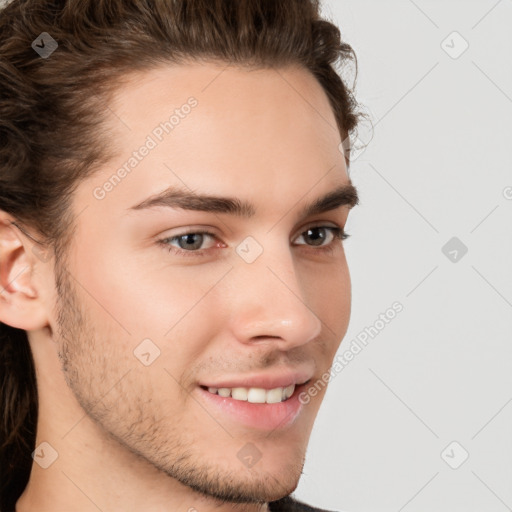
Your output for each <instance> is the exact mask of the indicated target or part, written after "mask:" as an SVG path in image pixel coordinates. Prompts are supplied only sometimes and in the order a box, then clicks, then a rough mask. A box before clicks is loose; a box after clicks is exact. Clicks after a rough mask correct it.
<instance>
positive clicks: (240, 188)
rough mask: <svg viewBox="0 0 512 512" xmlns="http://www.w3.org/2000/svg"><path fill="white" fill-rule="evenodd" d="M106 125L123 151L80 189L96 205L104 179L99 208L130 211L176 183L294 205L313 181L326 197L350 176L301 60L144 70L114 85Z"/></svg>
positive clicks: (327, 112)
mask: <svg viewBox="0 0 512 512" xmlns="http://www.w3.org/2000/svg"><path fill="white" fill-rule="evenodd" d="M106 125H107V127H108V134H109V138H111V141H112V144H113V146H114V147H115V148H116V151H117V155H116V157H115V158H114V159H113V160H112V161H111V162H110V163H109V164H108V165H106V166H105V167H104V168H102V169H101V170H100V172H99V173H97V174H95V175H94V176H93V178H92V179H91V180H90V181H89V182H88V183H86V184H85V187H82V190H81V193H82V194H85V195H84V199H85V201H86V202H89V203H91V198H92V197H93V190H94V189H95V188H97V187H103V188H105V187H104V185H105V184H107V187H106V189H108V191H107V194H106V196H105V199H104V200H101V201H98V200H97V201H94V200H92V203H93V206H94V207H99V208H109V207H110V208H119V207H123V208H124V209H126V208H129V207H130V206H132V205H133V204H135V203H137V202H140V201H142V200H144V198H145V197H147V196H149V195H151V194H155V193H157V192H158V191H160V190H162V189H163V188H166V187H168V186H170V185H179V186H180V187H181V188H183V187H185V188H189V189H191V190H198V191H201V192H206V193H215V194H217V195H221V194H225V195H231V196H233V192H234V191H235V192H236V194H237V195H239V196H240V197H245V198H247V199H249V198H254V197H257V196H260V197H264V198H267V199H269V200H270V199H272V195H273V194H275V197H274V202H275V201H276V200H277V201H278V202H279V203H281V204H284V196H288V197H290V201H293V202H297V201H298V200H299V198H300V197H301V196H303V195H304V194H306V193H308V191H309V190H312V189H313V188H314V187H318V188H317V190H316V194H314V195H317V196H319V195H321V194H322V193H324V192H325V191H326V190H329V189H330V188H333V187H335V186H337V185H339V184H340V183H346V182H347V174H346V166H345V161H344V157H343V154H342V153H340V151H339V149H338V146H339V143H340V134H339V132H338V129H337V125H336V121H335V118H334V114H333V112H332V109H331V107H330V104H329V101H328V99H327V96H326V94H325V92H324V90H323V89H322V87H321V86H320V84H319V83H318V82H317V80H316V79H315V78H314V76H313V75H312V74H311V73H310V72H309V71H307V70H305V69H302V68H298V67H287V68H277V69H246V68H238V67H233V66H227V65H226V64H216V63H190V64H182V65H162V66H159V67H158V68H155V69H152V70H147V71H144V72H137V73H134V74H132V75H130V76H128V77H127V79H126V80H125V83H124V84H123V85H122V86H120V87H119V88H118V89H117V90H116V92H115V94H114V96H113V98H112V100H111V102H110V104H109V115H108V120H107V123H106ZM144 147H145V148H146V149H144ZM148 148H149V149H148ZM142 153H144V154H143V155H142ZM121 169H124V171H121V172H119V171H120V170H121ZM109 182H110V183H111V184H110V185H108V183H109ZM87 197H88V198H87ZM82 207H83V205H82Z"/></svg>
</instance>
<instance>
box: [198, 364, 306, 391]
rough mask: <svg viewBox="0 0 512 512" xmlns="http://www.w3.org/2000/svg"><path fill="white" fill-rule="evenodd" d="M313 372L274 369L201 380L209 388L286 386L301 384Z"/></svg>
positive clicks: (271, 387) (202, 384)
mask: <svg viewBox="0 0 512 512" xmlns="http://www.w3.org/2000/svg"><path fill="white" fill-rule="evenodd" d="M312 376H313V374H312V372H310V371H307V370H301V371H297V370H296V371H290V370H284V369H283V370H280V371H276V370H274V371H273V373H267V374H265V373H259V374H252V375H251V374H248V375H244V376H242V377H220V378H219V379H212V380H211V381H210V380H209V381H204V382H200V383H199V385H200V386H204V387H207V388H208V387H209V388H263V389H273V388H284V387H286V386H289V385H291V384H295V385H296V386H300V385H302V384H304V383H305V382H307V381H308V380H310V379H311V378H312Z"/></svg>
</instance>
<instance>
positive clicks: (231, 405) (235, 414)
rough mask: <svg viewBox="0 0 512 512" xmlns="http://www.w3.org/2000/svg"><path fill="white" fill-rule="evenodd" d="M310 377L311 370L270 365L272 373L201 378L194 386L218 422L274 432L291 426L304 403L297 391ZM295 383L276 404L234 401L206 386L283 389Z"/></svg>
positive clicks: (311, 374)
mask: <svg viewBox="0 0 512 512" xmlns="http://www.w3.org/2000/svg"><path fill="white" fill-rule="evenodd" d="M312 378H313V372H312V371H309V370H306V369H302V370H290V369H288V368H281V369H276V368H273V370H272V373H261V372H260V373H258V374H257V373H253V374H245V375H243V376H238V377H236V376H231V377H219V378H218V379H214V378H212V379H211V380H208V381H202V382H200V383H199V385H198V386H197V388H196V393H197V397H198V399H199V400H200V401H201V402H202V403H203V404H204V407H205V408H206V409H207V410H209V411H211V413H212V416H214V417H215V418H216V420H217V421H218V422H220V423H221V424H222V423H234V424H236V425H241V426H244V427H247V428H250V429H256V430H263V431H273V430H278V429H279V430H282V429H285V428H287V427H290V426H291V425H292V424H293V423H294V422H295V420H296V419H297V417H299V415H300V413H301V411H302V410H303V408H304V404H302V403H301V401H300V400H299V394H300V393H301V392H302V391H303V390H304V389H305V387H306V384H307V382H309V381H310V380H311V379H312ZM292 384H294V385H295V390H294V392H293V394H292V396H290V397H289V398H288V399H286V400H284V401H282V402H277V403H251V402H249V401H243V400H236V399H234V398H232V397H230V396H228V397H223V396H220V395H218V394H213V393H211V392H209V391H208V389H207V388H231V389H233V388H263V389H266V390H269V389H275V388H285V387H287V386H290V385H292Z"/></svg>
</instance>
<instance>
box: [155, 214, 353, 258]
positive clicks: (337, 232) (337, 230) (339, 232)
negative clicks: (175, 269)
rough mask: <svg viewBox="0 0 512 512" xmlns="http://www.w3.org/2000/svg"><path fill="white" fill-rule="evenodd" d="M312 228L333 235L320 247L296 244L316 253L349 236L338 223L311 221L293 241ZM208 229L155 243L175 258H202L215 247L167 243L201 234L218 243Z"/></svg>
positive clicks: (187, 231)
mask: <svg viewBox="0 0 512 512" xmlns="http://www.w3.org/2000/svg"><path fill="white" fill-rule="evenodd" d="M328 224H332V225H328ZM314 228H326V229H331V230H332V231H331V233H332V234H333V237H334V238H333V240H332V241H331V242H330V243H329V244H326V245H320V246H309V245H307V244H298V245H300V246H305V247H307V248H308V249H310V250H312V251H315V252H318V253H320V252H322V251H324V252H329V251H332V250H334V248H333V246H334V245H337V244H335V240H340V239H341V241H342V240H344V239H346V238H348V237H349V236H350V235H349V234H347V233H345V230H344V227H343V226H341V225H339V224H338V223H336V222H333V221H321V220H319V221H312V222H311V223H309V224H306V225H305V226H304V227H302V228H300V229H299V231H298V232H297V234H296V235H295V236H294V240H295V239H296V238H298V237H300V236H302V235H304V233H306V232H307V231H308V230H309V229H314ZM209 229H210V228H209V227H208V228H204V227H194V226H192V227H188V228H184V231H180V232H179V233H176V234H171V235H167V236H165V237H163V238H160V239H159V240H158V241H157V243H158V244H159V245H161V246H163V248H164V249H167V250H168V251H169V252H171V253H174V254H176V255H177V256H181V255H183V256H202V255H204V254H205V253H207V252H208V251H211V250H212V249H214V248H215V247H210V248H207V249H198V250H193V251H187V250H185V249H180V248H177V247H174V246H173V245H170V243H168V241H170V240H173V239H177V238H180V237H182V236H186V235H188V234H201V235H207V236H209V237H211V238H213V239H217V240H218V241H219V242H220V240H219V237H218V235H217V234H215V233H213V232H211V231H209ZM221 243H222V244H224V242H221Z"/></svg>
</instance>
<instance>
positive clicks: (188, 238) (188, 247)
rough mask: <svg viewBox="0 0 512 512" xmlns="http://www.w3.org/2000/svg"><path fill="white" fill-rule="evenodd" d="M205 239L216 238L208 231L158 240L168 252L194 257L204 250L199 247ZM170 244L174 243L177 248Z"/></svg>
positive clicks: (191, 232)
mask: <svg viewBox="0 0 512 512" xmlns="http://www.w3.org/2000/svg"><path fill="white" fill-rule="evenodd" d="M207 237H210V238H216V236H215V235H214V234H213V233H210V232H208V231H190V232H188V233H181V234H179V235H176V236H171V237H167V238H164V239H163V240H159V243H160V244H162V245H164V246H165V247H166V248H167V249H168V250H169V252H174V253H176V254H178V255H185V256H196V255H198V254H202V253H203V252H204V251H205V250H206V249H204V248H201V246H202V245H203V243H204V241H205V239H206V238H207ZM171 242H176V243H177V245H178V247H176V246H174V245H171Z"/></svg>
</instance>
